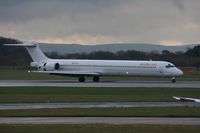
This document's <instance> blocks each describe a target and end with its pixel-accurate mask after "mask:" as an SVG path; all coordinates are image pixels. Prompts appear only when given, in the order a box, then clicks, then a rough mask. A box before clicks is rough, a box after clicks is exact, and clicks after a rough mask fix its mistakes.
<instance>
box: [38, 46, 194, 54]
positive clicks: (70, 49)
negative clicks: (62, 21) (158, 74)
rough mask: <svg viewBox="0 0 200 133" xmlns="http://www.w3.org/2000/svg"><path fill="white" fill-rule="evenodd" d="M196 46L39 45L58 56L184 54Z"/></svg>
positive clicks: (45, 50)
mask: <svg viewBox="0 0 200 133" xmlns="http://www.w3.org/2000/svg"><path fill="white" fill-rule="evenodd" d="M196 45H197V44H190V45H183V46H163V45H156V44H142V43H124V44H123V43H119V44H102V45H79V44H40V47H41V49H42V50H43V51H44V52H52V51H55V52H57V53H59V54H68V53H83V52H85V53H89V52H92V51H100V50H101V51H110V52H117V51H120V50H124V51H126V50H137V51H144V52H152V51H158V52H161V51H162V50H168V51H170V52H176V51H182V52H185V51H186V50H187V49H188V48H193V47H194V46H196Z"/></svg>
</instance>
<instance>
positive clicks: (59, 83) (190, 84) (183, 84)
mask: <svg viewBox="0 0 200 133" xmlns="http://www.w3.org/2000/svg"><path fill="white" fill-rule="evenodd" d="M9 86H10V87H11V86H34V87H36V86H54V87H146V88H149V87H168V88H169V87H170V88H200V81H177V83H170V82H169V81H101V82H98V83H93V82H91V81H88V82H85V83H79V82H77V81H75V80H70V81H65V80H0V87H9Z"/></svg>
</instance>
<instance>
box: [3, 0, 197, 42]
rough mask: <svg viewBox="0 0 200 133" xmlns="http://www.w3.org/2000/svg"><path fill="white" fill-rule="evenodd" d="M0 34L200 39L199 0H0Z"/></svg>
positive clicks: (74, 38) (41, 38) (86, 38)
mask: <svg viewBox="0 0 200 133" xmlns="http://www.w3.org/2000/svg"><path fill="white" fill-rule="evenodd" d="M0 36H4V37H12V38H17V39H21V40H35V41H39V42H46V43H79V44H88V45H93V44H102V43H104V44H105V43H122V42H123V43H156V44H164V45H181V44H192V43H200V0H0Z"/></svg>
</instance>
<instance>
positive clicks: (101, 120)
mask: <svg viewBox="0 0 200 133" xmlns="http://www.w3.org/2000/svg"><path fill="white" fill-rule="evenodd" d="M0 124H158V125H163V124H169V125H200V118H164V117H0Z"/></svg>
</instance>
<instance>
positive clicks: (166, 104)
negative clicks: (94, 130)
mask: <svg viewBox="0 0 200 133" xmlns="http://www.w3.org/2000/svg"><path fill="white" fill-rule="evenodd" d="M185 106H187V107H193V106H195V107H199V106H200V104H198V103H193V102H95V103H91V102H84V103H16V104H0V110H11V109H14V110H15V109H47V108H48V109H55V108H131V107H185Z"/></svg>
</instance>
